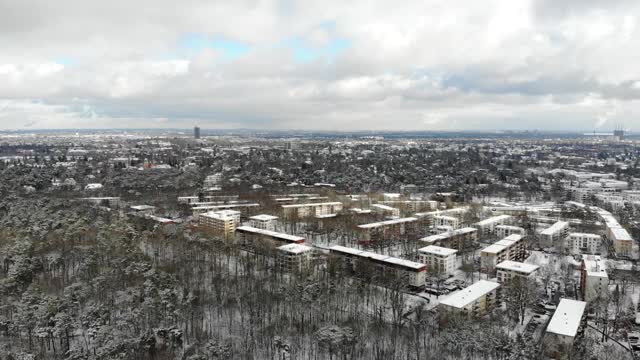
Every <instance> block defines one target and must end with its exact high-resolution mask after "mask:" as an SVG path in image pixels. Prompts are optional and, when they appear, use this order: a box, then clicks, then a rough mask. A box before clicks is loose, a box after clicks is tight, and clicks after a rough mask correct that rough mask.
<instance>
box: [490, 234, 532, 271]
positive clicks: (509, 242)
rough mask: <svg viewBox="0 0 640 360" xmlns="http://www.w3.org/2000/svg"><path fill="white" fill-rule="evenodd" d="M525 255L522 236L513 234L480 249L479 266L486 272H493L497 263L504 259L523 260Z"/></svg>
mask: <svg viewBox="0 0 640 360" xmlns="http://www.w3.org/2000/svg"><path fill="white" fill-rule="evenodd" d="M525 255H526V254H525V244H524V241H523V240H522V236H521V235H517V234H513V235H510V236H508V237H506V238H504V239H502V240H500V241H497V242H495V243H493V244H492V245H489V246H487V247H486V248H484V249H482V251H480V266H481V269H482V270H484V271H485V272H486V273H488V274H493V272H494V271H495V269H496V266H497V265H498V264H499V263H501V262H503V261H506V260H512V261H518V260H524V257H525Z"/></svg>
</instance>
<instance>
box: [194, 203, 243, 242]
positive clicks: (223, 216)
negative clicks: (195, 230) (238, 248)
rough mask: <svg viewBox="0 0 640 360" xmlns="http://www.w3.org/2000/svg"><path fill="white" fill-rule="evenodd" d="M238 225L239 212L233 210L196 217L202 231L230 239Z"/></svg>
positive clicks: (212, 212) (211, 212)
mask: <svg viewBox="0 0 640 360" xmlns="http://www.w3.org/2000/svg"><path fill="white" fill-rule="evenodd" d="M239 224H240V212H239V211H235V210H220V211H210V212H207V213H204V214H200V215H199V216H198V226H199V228H200V229H201V230H202V231H205V232H209V233H212V234H216V235H220V236H223V237H224V238H226V239H228V238H231V237H232V236H233V234H234V232H235V231H236V227H237V226H238V225H239Z"/></svg>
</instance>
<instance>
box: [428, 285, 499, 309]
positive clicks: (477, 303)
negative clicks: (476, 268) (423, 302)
mask: <svg viewBox="0 0 640 360" xmlns="http://www.w3.org/2000/svg"><path fill="white" fill-rule="evenodd" d="M499 288H500V284H498V283H497V282H493V281H487V280H480V281H478V282H476V283H474V284H473V285H471V286H468V287H466V288H464V289H462V290H460V291H458V292H456V293H453V294H452V295H449V296H447V297H446V298H444V299H442V300H440V305H439V309H441V310H442V311H446V312H453V313H459V314H465V315H467V316H470V317H471V316H473V317H475V316H482V315H484V314H486V313H487V312H489V311H490V310H491V309H493V308H494V307H495V306H496V305H497V302H498V291H499Z"/></svg>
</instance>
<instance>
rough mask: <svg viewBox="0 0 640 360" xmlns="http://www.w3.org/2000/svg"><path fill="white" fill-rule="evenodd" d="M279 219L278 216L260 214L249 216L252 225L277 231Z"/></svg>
mask: <svg viewBox="0 0 640 360" xmlns="http://www.w3.org/2000/svg"><path fill="white" fill-rule="evenodd" d="M277 220H278V217H277V216H273V215H267V214H260V215H255V216H251V217H250V218H249V224H251V226H253V227H254V228H258V229H263V230H270V231H275V229H276V221H277Z"/></svg>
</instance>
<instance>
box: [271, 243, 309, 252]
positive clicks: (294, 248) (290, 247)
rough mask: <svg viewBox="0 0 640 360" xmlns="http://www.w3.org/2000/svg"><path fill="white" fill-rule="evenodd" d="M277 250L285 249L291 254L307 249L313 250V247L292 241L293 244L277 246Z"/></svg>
mask: <svg viewBox="0 0 640 360" xmlns="http://www.w3.org/2000/svg"><path fill="white" fill-rule="evenodd" d="M278 250H280V251H285V252H288V253H291V254H302V253H305V252H307V251H311V250H313V248H312V247H311V246H307V245H303V244H296V243H293V244H286V245H282V246H278Z"/></svg>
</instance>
